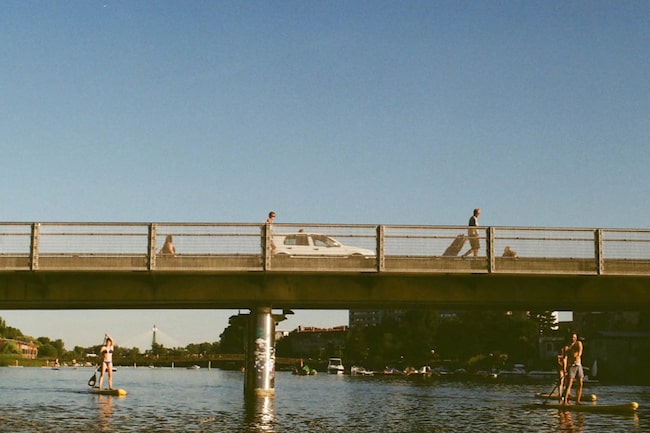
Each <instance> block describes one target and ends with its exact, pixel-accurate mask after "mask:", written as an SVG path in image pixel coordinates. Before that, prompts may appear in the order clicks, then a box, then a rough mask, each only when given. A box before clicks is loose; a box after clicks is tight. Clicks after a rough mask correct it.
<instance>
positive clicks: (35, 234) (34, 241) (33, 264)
mask: <svg viewBox="0 0 650 433" xmlns="http://www.w3.org/2000/svg"><path fill="white" fill-rule="evenodd" d="M40 233H41V224H40V223H34V224H32V236H31V240H30V246H29V268H30V270H32V271H35V270H37V269H38V243H39V235H40Z"/></svg>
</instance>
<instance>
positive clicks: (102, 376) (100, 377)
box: [99, 362, 106, 389]
mask: <svg viewBox="0 0 650 433" xmlns="http://www.w3.org/2000/svg"><path fill="white" fill-rule="evenodd" d="M105 371H106V363H104V362H102V373H101V374H100V375H99V389H102V382H104V372H105Z"/></svg>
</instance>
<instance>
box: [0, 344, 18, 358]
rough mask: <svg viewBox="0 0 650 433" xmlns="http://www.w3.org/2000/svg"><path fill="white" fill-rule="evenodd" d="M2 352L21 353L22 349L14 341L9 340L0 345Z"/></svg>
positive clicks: (7, 353)
mask: <svg viewBox="0 0 650 433" xmlns="http://www.w3.org/2000/svg"><path fill="white" fill-rule="evenodd" d="M0 353H2V354H3V355H20V354H21V351H20V349H19V348H18V346H16V343H14V342H13V341H8V342H6V343H5V344H3V345H1V346H0Z"/></svg>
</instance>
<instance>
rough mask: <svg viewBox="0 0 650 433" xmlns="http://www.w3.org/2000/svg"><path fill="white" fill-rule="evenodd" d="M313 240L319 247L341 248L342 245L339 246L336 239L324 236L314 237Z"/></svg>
mask: <svg viewBox="0 0 650 433" xmlns="http://www.w3.org/2000/svg"><path fill="white" fill-rule="evenodd" d="M312 240H313V241H314V245H315V246H317V247H327V248H331V247H340V246H341V244H339V243H338V242H337V241H335V240H334V239H332V238H330V237H329V236H323V235H314V236H313V237H312Z"/></svg>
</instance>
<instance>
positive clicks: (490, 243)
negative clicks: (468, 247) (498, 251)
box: [485, 227, 494, 274]
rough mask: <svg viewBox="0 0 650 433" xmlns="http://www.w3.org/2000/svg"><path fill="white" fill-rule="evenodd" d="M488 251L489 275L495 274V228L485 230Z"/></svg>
mask: <svg viewBox="0 0 650 433" xmlns="http://www.w3.org/2000/svg"><path fill="white" fill-rule="evenodd" d="M485 233H486V238H485V244H486V246H485V247H486V250H487V271H488V273H490V274H491V273H492V272H494V227H488V228H487V229H486V230H485Z"/></svg>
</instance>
